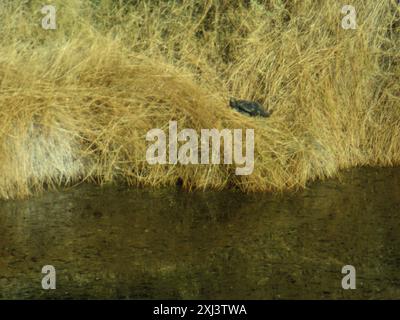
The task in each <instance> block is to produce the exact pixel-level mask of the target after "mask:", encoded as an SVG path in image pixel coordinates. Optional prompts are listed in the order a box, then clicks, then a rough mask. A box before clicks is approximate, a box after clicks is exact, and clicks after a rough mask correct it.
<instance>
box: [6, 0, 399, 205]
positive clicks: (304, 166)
mask: <svg viewBox="0 0 400 320" xmlns="http://www.w3.org/2000/svg"><path fill="white" fill-rule="evenodd" d="M238 3H241V4H238ZM51 4H55V5H56V7H57V23H58V28H57V30H43V29H42V28H41V18H42V14H41V13H40V8H41V6H42V5H43V2H42V1H37V0H31V1H27V0H25V1H11V0H10V1H8V0H3V1H1V4H0V21H1V22H0V44H1V45H0V108H1V109H0V129H1V130H0V197H2V198H12V197H23V196H27V195H30V194H32V193H33V192H40V191H41V190H43V188H44V187H47V186H50V187H56V186H61V185H71V184H74V183H77V182H80V181H93V182H96V183H108V182H118V183H128V184H129V185H141V186H142V185H145V186H162V185H174V184H175V183H176V181H177V180H178V179H181V180H182V181H183V186H184V187H185V188H187V189H194V188H216V189H221V188H225V187H238V188H240V190H243V191H278V190H286V189H289V188H298V187H304V186H305V184H306V183H307V182H308V181H310V180H314V179H319V178H325V177H331V176H334V175H335V174H337V172H338V170H340V169H343V168H347V167H352V166H362V165H374V166H378V165H379V166H390V165H398V164H399V163H400V104H399V101H400V81H399V78H400V51H399V48H400V39H399V24H400V23H399V16H400V9H399V8H400V6H397V5H396V4H395V1H394V0H393V1H361V0H353V1H352V5H354V6H355V7H356V9H357V23H358V26H357V29H356V30H344V29H342V28H341V19H342V18H343V15H342V14H341V12H340V9H341V7H342V4H338V1H336V0H321V1H314V0H287V1H286V0H257V1H256V0H252V1H243V2H240V1H233V0H207V1H190V0H180V1H178V0H175V1H166V0H165V1H161V0H158V1H153V0H152V1H150V0H143V1H133V0H131V1H107V0H103V1H102V0H97V1H78V0H69V1H62V0H54V1H51ZM229 96H235V97H239V98H245V99H254V100H258V101H260V102H262V103H263V104H264V105H266V106H268V107H269V108H270V109H273V110H274V114H273V116H272V117H271V118H268V119H264V118H262V119H261V118H248V117H245V116H243V115H241V114H239V113H236V112H235V111H233V110H231V109H230V108H228V103H227V101H228V98H229ZM171 119H174V120H177V121H178V126H179V128H184V127H186V128H195V129H201V128H224V127H226V128H254V129H255V134H256V141H255V159H256V161H255V169H254V172H253V174H252V175H249V176H235V174H234V167H233V166H225V165H220V166H218V165H195V166H194V165H191V166H184V165H176V166H171V165H163V166H161V165H160V166H151V165H148V164H147V162H146V160H145V154H146V147H147V145H148V143H147V142H146V140H145V135H146V132H147V131H148V130H150V129H152V128H163V127H166V126H167V125H168V121H169V120H171Z"/></svg>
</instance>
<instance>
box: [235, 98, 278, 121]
mask: <svg viewBox="0 0 400 320" xmlns="http://www.w3.org/2000/svg"><path fill="white" fill-rule="evenodd" d="M229 106H230V107H231V108H233V109H235V110H237V111H239V112H240V113H243V114H245V115H248V116H250V117H264V118H266V117H269V116H270V115H271V114H272V111H269V110H264V108H263V106H262V105H261V104H259V103H258V102H255V101H249V100H238V99H235V98H230V99H229Z"/></svg>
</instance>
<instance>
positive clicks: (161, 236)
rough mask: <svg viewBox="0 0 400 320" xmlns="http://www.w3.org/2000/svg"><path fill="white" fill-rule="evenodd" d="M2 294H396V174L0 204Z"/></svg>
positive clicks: (65, 194)
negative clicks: (271, 190) (275, 190)
mask: <svg viewBox="0 0 400 320" xmlns="http://www.w3.org/2000/svg"><path fill="white" fill-rule="evenodd" d="M347 264H350V265H353V266H355V268H356V270H357V289H356V290H347V291H345V290H343V289H342V287H341V280H342V277H343V276H344V275H343V274H342V273H341V269H342V267H343V266H344V265H347ZM44 265H54V267H55V268H56V271H57V289H56V290H50V291H45V290H43V289H42V288H41V279H42V276H43V275H42V274H41V268H42V266H44ZM0 298H2V299H5V298H7V299H10V298H11V299H14V298H21V299H25V298H39V299H41V298H55V299H59V298H67V299H69V298H73V299H76V298H94V299H98V298H106V299H107V298H112V299H155V298H160V299H164V298H171V299H292V298H300V299H305V298H312V299H328V298H339V299H341V298H350V299H356V298H400V169H399V168H391V169H371V168H367V169H365V168H364V169H354V170H350V171H346V172H343V173H342V174H341V177H340V178H339V179H335V180H328V181H324V182H315V183H313V184H311V185H310V186H309V187H308V188H307V189H305V190H302V191H299V192H296V193H284V194H280V195H271V194H250V195H244V194H241V193H239V192H235V191H223V192H212V191H207V192H194V193H187V192H183V191H182V190H179V189H163V190H149V189H140V190H136V189H121V188H118V187H114V186H109V187H103V188H100V187H97V186H92V185H82V186H78V187H76V188H73V189H69V190H63V191H60V192H48V193H45V194H43V195H41V196H38V197H35V198H30V199H27V200H16V201H0Z"/></svg>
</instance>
